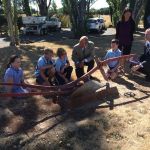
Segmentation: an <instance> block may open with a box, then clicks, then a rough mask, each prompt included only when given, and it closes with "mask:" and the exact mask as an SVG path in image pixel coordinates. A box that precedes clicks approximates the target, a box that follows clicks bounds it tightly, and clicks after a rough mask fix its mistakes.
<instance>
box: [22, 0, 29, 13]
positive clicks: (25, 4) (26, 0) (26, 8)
mask: <svg viewBox="0 0 150 150" xmlns="http://www.w3.org/2000/svg"><path fill="white" fill-rule="evenodd" d="M23 9H24V12H25V14H26V15H27V16H31V10H30V6H29V0H23Z"/></svg>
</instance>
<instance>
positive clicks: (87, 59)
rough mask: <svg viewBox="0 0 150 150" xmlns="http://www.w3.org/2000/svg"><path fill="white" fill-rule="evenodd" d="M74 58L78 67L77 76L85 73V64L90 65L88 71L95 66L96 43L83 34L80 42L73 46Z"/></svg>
mask: <svg viewBox="0 0 150 150" xmlns="http://www.w3.org/2000/svg"><path fill="white" fill-rule="evenodd" d="M72 60H73V61H74V63H75V67H76V76H77V78H80V77H81V76H82V75H84V66H88V68H87V72H89V71H90V70H91V69H92V68H93V67H94V43H93V42H91V41H89V40H88V37H86V36H82V37H81V38H80V40H79V43H78V44H76V45H75V46H74V47H73V52H72Z"/></svg>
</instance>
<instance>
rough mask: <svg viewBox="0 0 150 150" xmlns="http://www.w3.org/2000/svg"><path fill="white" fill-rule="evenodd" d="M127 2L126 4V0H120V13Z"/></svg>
mask: <svg viewBox="0 0 150 150" xmlns="http://www.w3.org/2000/svg"><path fill="white" fill-rule="evenodd" d="M127 4H128V1H127V0H121V2H120V12H121V13H122V11H123V10H124V9H125V8H126V7H127Z"/></svg>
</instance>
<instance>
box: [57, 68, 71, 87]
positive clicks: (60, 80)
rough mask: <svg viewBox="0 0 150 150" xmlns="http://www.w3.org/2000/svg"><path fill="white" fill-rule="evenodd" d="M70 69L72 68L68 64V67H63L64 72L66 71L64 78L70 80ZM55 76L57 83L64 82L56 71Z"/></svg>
mask: <svg viewBox="0 0 150 150" xmlns="http://www.w3.org/2000/svg"><path fill="white" fill-rule="evenodd" d="M72 70H73V67H72V66H69V67H67V68H65V69H64V73H66V78H67V79H68V80H70V78H71V73H72ZM55 76H56V79H57V81H58V83H59V85H63V84H65V83H66V82H65V80H64V79H63V78H62V77H61V76H60V75H59V74H58V73H56V75H55Z"/></svg>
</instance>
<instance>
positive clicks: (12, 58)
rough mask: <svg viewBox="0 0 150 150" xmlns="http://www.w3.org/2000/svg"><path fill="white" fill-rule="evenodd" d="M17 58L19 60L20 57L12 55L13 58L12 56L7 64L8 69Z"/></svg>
mask: <svg viewBox="0 0 150 150" xmlns="http://www.w3.org/2000/svg"><path fill="white" fill-rule="evenodd" d="M17 58H19V56H18V55H12V56H10V59H9V62H8V64H7V66H6V69H8V68H10V65H11V63H13V62H14V61H15V60H16V59H17Z"/></svg>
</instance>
